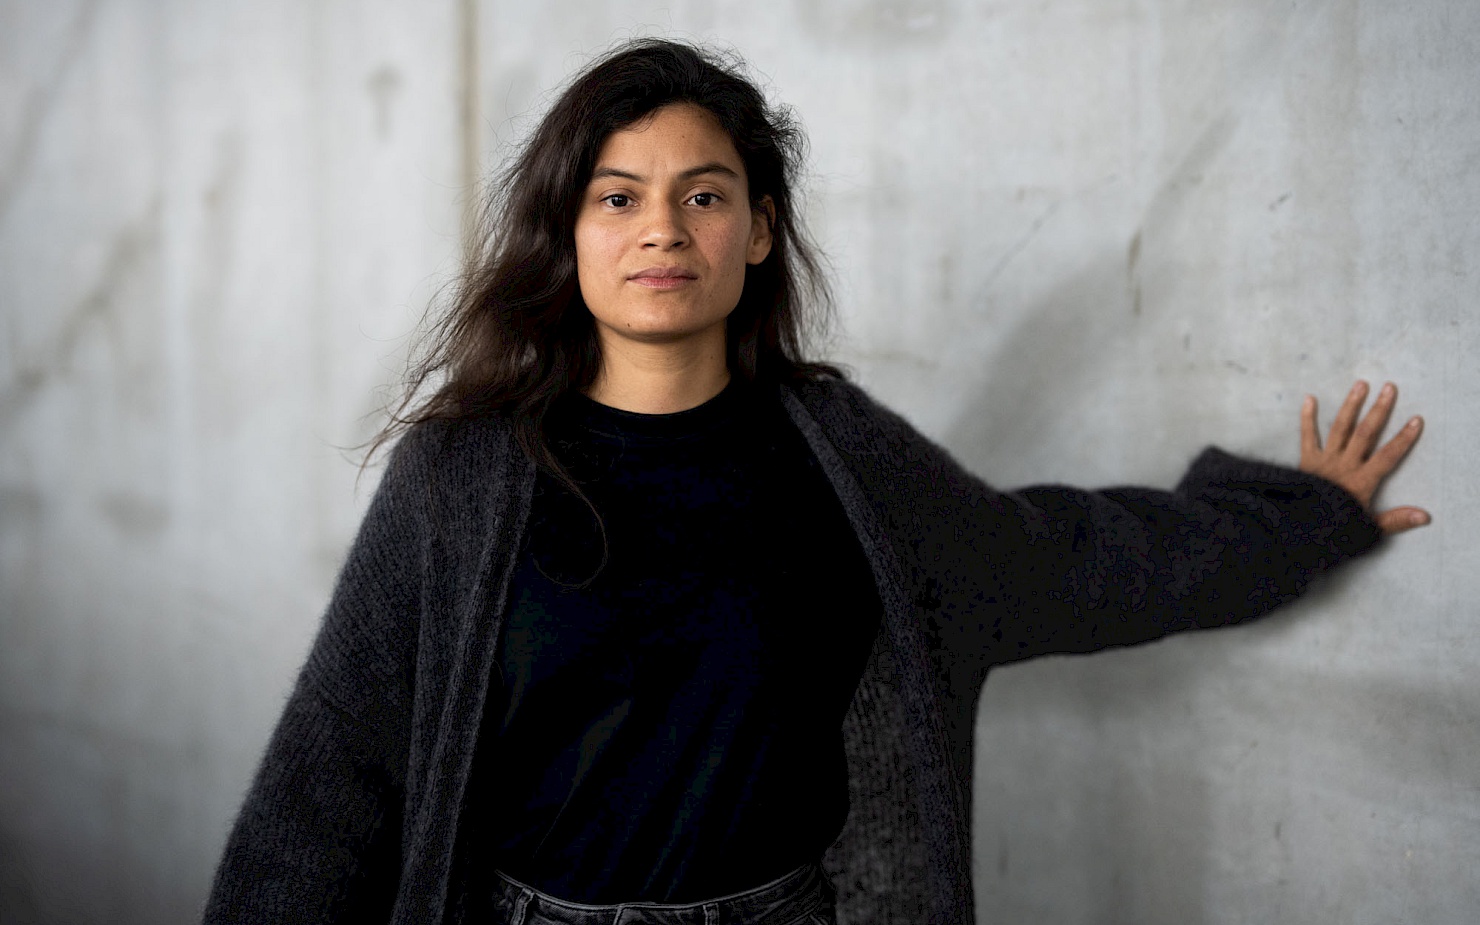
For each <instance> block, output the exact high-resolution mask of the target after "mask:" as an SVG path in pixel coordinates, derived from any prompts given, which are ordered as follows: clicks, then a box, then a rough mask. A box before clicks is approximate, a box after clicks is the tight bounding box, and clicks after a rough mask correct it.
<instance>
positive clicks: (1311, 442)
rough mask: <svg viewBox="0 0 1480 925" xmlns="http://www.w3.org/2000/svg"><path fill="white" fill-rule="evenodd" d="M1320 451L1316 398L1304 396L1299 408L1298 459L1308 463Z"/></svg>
mask: <svg viewBox="0 0 1480 925" xmlns="http://www.w3.org/2000/svg"><path fill="white" fill-rule="evenodd" d="M1320 451H1321V429H1320V427H1319V426H1318V425H1317V424H1316V397H1315V396H1314V395H1307V396H1305V402H1304V403H1302V404H1301V406H1300V459H1301V461H1302V462H1309V461H1310V460H1311V459H1313V458H1314V457H1315V455H1316V454H1317V453H1319V452H1320Z"/></svg>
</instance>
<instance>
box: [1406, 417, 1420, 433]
mask: <svg viewBox="0 0 1480 925" xmlns="http://www.w3.org/2000/svg"><path fill="white" fill-rule="evenodd" d="M1422 424H1423V418H1419V417H1414V418H1409V419H1408V427H1409V428H1410V429H1412V430H1418V428H1419V427H1420V426H1421V425H1422Z"/></svg>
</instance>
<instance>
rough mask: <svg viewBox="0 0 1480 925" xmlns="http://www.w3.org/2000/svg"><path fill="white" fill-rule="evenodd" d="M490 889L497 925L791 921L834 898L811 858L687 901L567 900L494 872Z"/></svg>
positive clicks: (757, 924)
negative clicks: (764, 878)
mask: <svg viewBox="0 0 1480 925" xmlns="http://www.w3.org/2000/svg"><path fill="white" fill-rule="evenodd" d="M494 893H495V895H494V904H495V906H496V907H498V908H499V909H500V910H501V911H502V914H503V916H504V917H505V920H504V921H500V922H499V923H498V925H791V923H793V922H796V921H797V920H799V919H801V918H802V917H803V916H805V915H807V914H808V913H809V912H812V911H814V910H816V909H819V908H821V907H823V906H824V905H826V906H831V904H832V901H833V892H832V889H831V884H829V883H828V882H827V876H826V874H824V873H823V871H822V865H820V864H818V863H815V862H814V863H811V864H805V865H803V866H801V867H799V868H797V869H796V870H794V871H792V872H791V873H789V874H785V875H783V876H781V877H778V878H777V879H775V880H772V881H771V882H770V883H765V884H762V885H761V886H758V887H755V888H754V889H749V890H744V891H742V892H739V893H731V894H729V895H728V896H716V897H714V898H712V899H705V900H701V901H698V902H692V903H652V902H633V903H615V904H613V905H601V906H598V905H588V904H586V903H576V902H570V901H569V900H564V899H558V898H556V897H554V896H551V895H549V894H548V893H541V892H540V891H539V890H536V889H535V888H534V887H532V886H529V885H528V884H526V883H521V882H519V881H518V880H515V879H514V878H513V877H510V876H509V875H508V874H505V873H504V872H502V871H497V870H496V871H494Z"/></svg>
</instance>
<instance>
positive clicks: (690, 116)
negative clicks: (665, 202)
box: [596, 103, 745, 176]
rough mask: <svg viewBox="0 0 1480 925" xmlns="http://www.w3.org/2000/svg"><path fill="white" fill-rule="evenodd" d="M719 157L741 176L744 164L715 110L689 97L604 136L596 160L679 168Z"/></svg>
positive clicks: (608, 164)
mask: <svg viewBox="0 0 1480 925" xmlns="http://www.w3.org/2000/svg"><path fill="white" fill-rule="evenodd" d="M702 163H719V164H724V165H726V166H728V167H731V168H733V169H734V170H735V172H736V173H738V174H739V175H741V176H744V175H745V174H744V171H745V166H744V163H743V162H742V161H741V160H740V155H739V153H738V152H736V150H735V145H734V143H733V142H732V141H730V136H729V135H728V134H727V133H726V132H725V130H724V129H723V128H722V127H721V126H720V124H719V120H718V119H716V118H715V117H714V114H713V113H711V112H710V111H709V110H707V109H705V108H703V107H702V106H696V105H694V104H693V103H672V104H669V105H667V106H664V107H662V108H660V109H655V110H654V111H653V112H651V113H649V114H648V115H646V116H644V117H643V118H642V119H640V120H638V121H637V122H634V123H632V124H631V125H629V126H627V127H625V128H622V129H618V130H617V131H615V132H612V133H611V134H610V135H608V136H607V137H606V140H605V141H603V142H602V144H601V148H600V150H599V151H597V153H596V166H598V167H616V168H633V169H634V170H635V172H642V170H643V169H647V170H656V171H663V172H678V171H681V170H683V169H684V168H686V167H692V166H693V165H695V164H702Z"/></svg>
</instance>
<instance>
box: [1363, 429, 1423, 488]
mask: <svg viewBox="0 0 1480 925" xmlns="http://www.w3.org/2000/svg"><path fill="white" fill-rule="evenodd" d="M1422 433H1423V418H1421V417H1419V416H1417V415H1414V416H1413V417H1411V418H1409V419H1408V423H1407V424H1404V425H1403V429H1402V430H1400V431H1398V432H1397V433H1396V434H1394V435H1393V439H1391V440H1389V441H1388V442H1387V443H1385V444H1383V446H1382V449H1380V450H1378V451H1377V452H1376V453H1373V454H1372V458H1371V459H1369V460H1367V467H1368V468H1370V469H1371V470H1372V473H1373V476H1374V477H1375V478H1376V479H1377V480H1378V481H1379V482H1380V481H1382V480H1383V479H1385V478H1387V476H1388V473H1389V472H1392V471H1393V470H1394V469H1396V468H1398V463H1400V462H1402V461H1403V457H1405V456H1407V455H1408V451H1409V450H1411V449H1413V444H1415V443H1417V442H1418V437H1419V434H1422Z"/></svg>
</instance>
